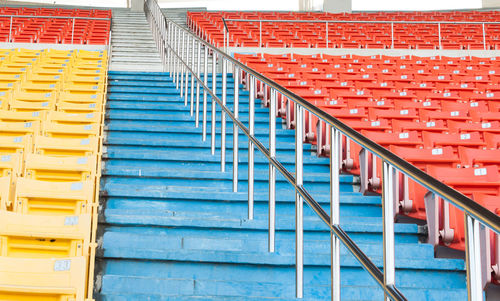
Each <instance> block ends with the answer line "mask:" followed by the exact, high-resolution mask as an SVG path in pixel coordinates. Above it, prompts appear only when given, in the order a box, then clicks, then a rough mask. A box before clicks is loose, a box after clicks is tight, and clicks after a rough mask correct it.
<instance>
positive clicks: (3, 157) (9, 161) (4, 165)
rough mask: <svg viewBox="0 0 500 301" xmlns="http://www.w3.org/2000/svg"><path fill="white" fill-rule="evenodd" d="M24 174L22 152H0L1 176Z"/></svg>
mask: <svg viewBox="0 0 500 301" xmlns="http://www.w3.org/2000/svg"><path fill="white" fill-rule="evenodd" d="M21 174H22V156H21V155H20V154H16V153H13V154H1V153H0V177H5V176H20V175H21Z"/></svg>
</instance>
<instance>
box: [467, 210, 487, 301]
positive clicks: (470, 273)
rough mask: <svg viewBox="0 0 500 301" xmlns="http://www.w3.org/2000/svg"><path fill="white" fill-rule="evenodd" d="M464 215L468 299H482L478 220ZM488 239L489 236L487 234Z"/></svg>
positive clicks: (475, 300) (477, 300)
mask: <svg viewBox="0 0 500 301" xmlns="http://www.w3.org/2000/svg"><path fill="white" fill-rule="evenodd" d="M464 217H465V227H464V229H465V261H466V269H467V292H468V294H467V295H468V300H469V301H482V300H483V286H482V279H481V278H482V277H481V275H482V274H481V249H480V245H481V244H480V231H481V229H480V227H481V225H480V224H479V221H477V220H476V219H475V218H473V217H472V216H470V215H469V214H468V213H467V212H465V214H464ZM488 239H489V236H488Z"/></svg>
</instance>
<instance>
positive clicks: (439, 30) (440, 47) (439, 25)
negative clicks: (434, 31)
mask: <svg viewBox="0 0 500 301" xmlns="http://www.w3.org/2000/svg"><path fill="white" fill-rule="evenodd" d="M438 35H439V50H442V49H443V47H442V46H441V23H438Z"/></svg>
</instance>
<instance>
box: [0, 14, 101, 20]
mask: <svg viewBox="0 0 500 301" xmlns="http://www.w3.org/2000/svg"><path fill="white" fill-rule="evenodd" d="M0 18H24V19H77V20H79V19H81V20H111V18H96V17H73V16H38V15H0Z"/></svg>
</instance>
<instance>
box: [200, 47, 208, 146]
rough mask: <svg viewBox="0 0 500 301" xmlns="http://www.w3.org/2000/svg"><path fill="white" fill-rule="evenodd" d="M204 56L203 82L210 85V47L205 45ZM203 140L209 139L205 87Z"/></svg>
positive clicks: (204, 91)
mask: <svg viewBox="0 0 500 301" xmlns="http://www.w3.org/2000/svg"><path fill="white" fill-rule="evenodd" d="M204 54H205V55H204V58H203V63H204V68H203V73H204V76H203V83H204V84H205V86H206V87H208V47H206V46H205V53H204ZM201 127H202V132H203V134H202V140H203V141H206V140H207V90H206V89H203V124H202V126H201Z"/></svg>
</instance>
